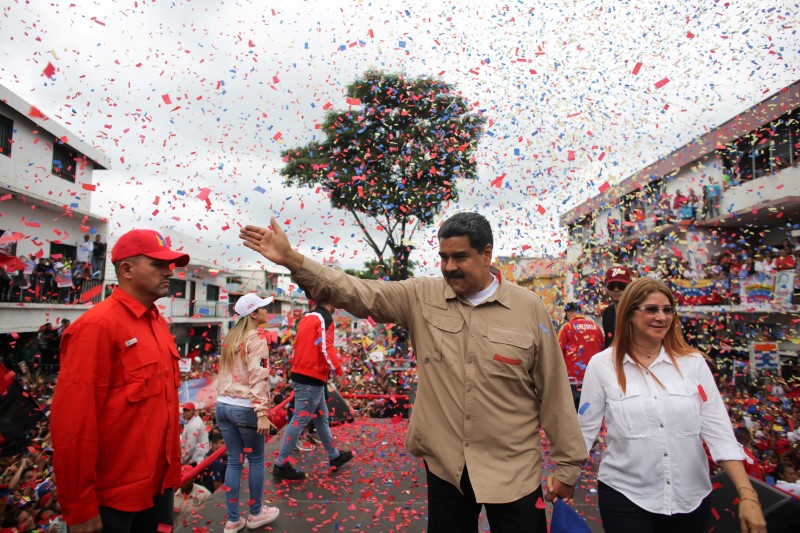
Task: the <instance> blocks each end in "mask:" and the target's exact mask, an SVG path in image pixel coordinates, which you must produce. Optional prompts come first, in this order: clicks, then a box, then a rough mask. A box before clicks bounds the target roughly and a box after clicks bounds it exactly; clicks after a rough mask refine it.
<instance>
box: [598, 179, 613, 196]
mask: <svg viewBox="0 0 800 533" xmlns="http://www.w3.org/2000/svg"><path fill="white" fill-rule="evenodd" d="M609 187H611V185H609V184H608V182H607V181H606V182H604V183H603V184H602V185H600V194H603V193H604V192H606V191H607V190H608V188H609Z"/></svg>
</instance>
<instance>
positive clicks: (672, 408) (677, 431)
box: [664, 382, 701, 438]
mask: <svg viewBox="0 0 800 533" xmlns="http://www.w3.org/2000/svg"><path fill="white" fill-rule="evenodd" d="M667 396H668V399H669V402H668V403H667V405H666V406H665V407H664V411H665V416H666V418H667V423H668V424H669V426H668V427H669V428H670V430H671V431H672V432H673V433H674V435H675V436H676V437H679V438H685V437H696V436H697V435H699V434H700V427H701V421H700V393H699V391H698V390H697V384H696V383H692V382H686V383H676V384H674V385H670V386H669V387H668V389H667Z"/></svg>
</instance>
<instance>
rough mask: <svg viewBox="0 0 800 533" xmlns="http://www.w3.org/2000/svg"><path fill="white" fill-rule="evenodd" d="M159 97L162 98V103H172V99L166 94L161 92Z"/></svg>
mask: <svg viewBox="0 0 800 533" xmlns="http://www.w3.org/2000/svg"><path fill="white" fill-rule="evenodd" d="M161 99H162V100H164V103H165V104H167V105H170V104H171V103H172V100H171V99H170V97H169V95H168V94H162V95H161Z"/></svg>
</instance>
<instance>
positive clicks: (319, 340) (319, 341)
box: [314, 337, 322, 346]
mask: <svg viewBox="0 0 800 533" xmlns="http://www.w3.org/2000/svg"><path fill="white" fill-rule="evenodd" d="M321 342H322V337H320V338H319V339H317V340H315V341H314V346H316V345H318V344H320V343H321Z"/></svg>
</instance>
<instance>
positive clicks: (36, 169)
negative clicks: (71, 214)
mask: <svg viewBox="0 0 800 533" xmlns="http://www.w3.org/2000/svg"><path fill="white" fill-rule="evenodd" d="M2 110H3V114H4V115H6V116H8V117H10V118H11V119H13V121H14V129H15V132H14V136H13V141H14V143H13V145H12V147H11V157H10V158H9V157H6V156H3V155H0V182H2V183H6V184H8V185H10V186H12V187H14V188H16V189H19V190H27V191H29V192H30V193H32V194H34V195H37V196H41V197H44V198H47V199H48V200H49V201H51V202H52V203H53V204H55V205H57V206H61V205H67V206H69V207H70V208H72V209H77V210H79V211H83V212H88V211H89V208H90V205H91V191H87V190H84V189H83V187H82V185H83V184H84V183H89V184H91V183H92V164H91V162H89V163H88V164H87V165H86V166H85V167H84V168H83V169H81V166H80V165H78V166H77V167H76V170H75V183H72V182H70V181H67V180H65V179H62V178H59V177H56V176H54V175H52V174H51V170H52V168H53V143H54V139H53V136H52V134H50V133H48V132H47V131H44V130H41V129H37V131H38V133H37V134H34V130H33V126H34V124H33V123H32V122H30V121H29V120H28V119H26V118H25V117H23V116H22V115H20V114H19V113H17V112H16V111H14V110H12V109H10V108H7V107H3V108H2ZM79 155H80V154H79Z"/></svg>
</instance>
